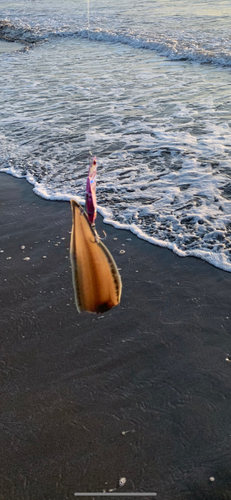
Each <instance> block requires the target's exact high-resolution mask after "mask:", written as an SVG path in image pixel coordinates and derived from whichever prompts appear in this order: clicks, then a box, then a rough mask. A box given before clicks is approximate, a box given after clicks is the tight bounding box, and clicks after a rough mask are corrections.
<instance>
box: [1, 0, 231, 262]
mask: <svg viewBox="0 0 231 500" xmlns="http://www.w3.org/2000/svg"><path fill="white" fill-rule="evenodd" d="M0 8H1V14H0V16H1V17H0V38H2V39H5V40H10V41H17V42H19V41H21V42H23V44H24V48H23V50H20V51H15V52H11V53H10V54H9V53H4V54H0V68H1V71H0V100H1V110H0V144H1V148H0V171H2V172H8V173H10V174H13V175H15V176H18V177H26V178H27V180H28V181H29V182H31V183H32V184H33V185H34V190H35V192H36V193H37V194H39V195H40V196H43V197H45V198H48V199H59V200H68V199H70V198H71V197H75V198H76V199H77V200H78V201H80V202H83V201H84V196H85V184H86V174H87V171H88V161H89V160H88V158H89V151H90V150H91V152H92V154H93V155H96V156H97V159H98V180H97V200H98V210H99V212H100V213H101V214H102V215H103V216H104V219H105V222H107V223H111V224H114V225H115V226H116V227H122V228H127V229H130V230H131V231H132V232H133V233H135V234H137V236H139V237H141V238H144V239H147V240H148V241H150V242H152V243H155V244H158V245H162V246H165V247H168V248H170V249H172V250H173V251H174V252H176V253H177V254H178V255H180V256H186V255H189V256H190V255H191V256H196V257H200V258H202V259H204V260H206V261H208V262H210V263H211V264H213V265H215V266H217V267H220V268H222V269H224V270H227V271H231V95H230V93H231V32H230V23H231V3H230V0H225V1H219V2H217V1H215V0H204V1H196V0H191V2H188V1H186V0H175V2H172V1H171V0H156V1H155V0H142V1H141V0H126V2H124V0H123V1H122V0H114V1H113V2H112V1H109V0H97V1H96V0H90V8H89V25H88V5H87V0H86V1H84V2H80V1H77V0H75V1H74V0H66V1H65V2H63V1H62V0H50V1H49V2H47V1H45V0H16V1H10V0H7V1H3V0H0Z"/></svg>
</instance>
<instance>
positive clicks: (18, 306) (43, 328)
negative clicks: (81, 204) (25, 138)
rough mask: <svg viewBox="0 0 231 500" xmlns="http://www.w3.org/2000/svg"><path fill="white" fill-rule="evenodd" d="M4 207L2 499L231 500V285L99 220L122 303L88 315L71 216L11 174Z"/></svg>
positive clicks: (200, 265) (0, 235)
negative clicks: (134, 498) (99, 495)
mask: <svg viewBox="0 0 231 500" xmlns="http://www.w3.org/2000/svg"><path fill="white" fill-rule="evenodd" d="M0 207H1V220H0V227H1V229H0V259H1V283H0V300H1V316H0V331H1V336H0V339H1V380H2V383H1V389H2V393H1V406H2V412H1V417H0V425H1V454H0V462H1V463H0V470H1V475H0V499H1V500H32V499H33V500H42V499H43V500H44V499H45V500H49V499H51V500H64V499H73V498H75V496H74V493H75V492H84V491H85V492H100V491H104V490H105V491H107V492H108V491H109V490H113V491H116V492H128V491H135V492H142V491H144V492H145V491H146V492H156V493H157V498H158V499H163V500H177V499H182V500H185V499H186V500H189V499H190V500H202V499H206V500H221V499H226V500H227V499H230V498H231V362H229V357H230V356H231V328H230V325H231V307H230V305H231V274H229V273H226V272H224V271H221V270H219V269H216V268H214V267H212V266H210V265H209V264H207V263H206V262H203V261H201V260H199V259H195V258H179V257H177V256H176V255H174V254H173V253H172V252H170V251H168V250H166V249H163V248H160V247H156V246H153V245H150V244H149V243H147V242H144V241H143V240H139V239H138V238H136V237H135V236H134V235H132V234H131V233H129V232H128V231H121V230H116V229H114V228H113V227H111V226H108V225H105V224H103V223H102V219H101V217H100V216H98V217H97V221H96V222H97V229H98V231H99V233H100V234H102V230H103V229H104V230H106V232H107V240H106V245H107V246H108V248H109V250H110V251H111V253H112V255H113V257H114V258H115V260H116V262H117V265H118V267H119V268H121V276H122V281H123V292H122V301H121V305H120V306H118V307H116V308H114V309H113V310H111V311H110V312H108V313H105V314H103V315H99V316H97V315H91V314H88V313H84V314H81V315H79V314H78V313H77V311H76V309H75V305H74V296H73V290H72V280H71V269H70V261H69V250H68V249H69V237H70V234H69V232H70V230H71V211H70V206H69V203H64V202H51V201H45V200H42V199H41V198H39V197H37V196H36V195H35V194H34V193H33V191H32V186H30V185H29V184H28V183H27V182H26V181H25V180H22V179H15V178H13V177H11V176H8V175H6V174H1V175H0ZM121 250H124V251H125V252H124V253H120V252H121ZM230 359H231V357H230ZM122 477H125V478H126V484H125V485H124V486H123V487H119V479H120V478H122ZM210 478H214V479H215V480H214V481H213V480H210ZM143 498H147V497H145V494H144V497H143Z"/></svg>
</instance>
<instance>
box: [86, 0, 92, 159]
mask: <svg viewBox="0 0 231 500" xmlns="http://www.w3.org/2000/svg"><path fill="white" fill-rule="evenodd" d="M89 30H90V0H87V38H88V42H89V40H90V36H89ZM90 129H91V87H90V86H89V88H88V143H89V160H91V156H92V152H91V136H90Z"/></svg>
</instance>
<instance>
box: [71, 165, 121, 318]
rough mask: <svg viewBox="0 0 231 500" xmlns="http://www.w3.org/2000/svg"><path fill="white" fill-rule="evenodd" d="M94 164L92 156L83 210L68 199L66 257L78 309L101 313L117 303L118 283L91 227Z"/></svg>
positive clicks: (111, 261) (113, 266)
mask: <svg viewBox="0 0 231 500" xmlns="http://www.w3.org/2000/svg"><path fill="white" fill-rule="evenodd" d="M96 168H97V162H96V158H93V160H92V162H91V165H90V168H89V173H88V179H87V187H86V210H87V213H86V212H85V211H84V210H83V208H82V207H81V205H79V203H77V202H76V201H75V200H71V208H72V231H71V243H70V259H71V267H72V280H73V286H74V293H75V303H76V307H77V310H78V312H82V311H88V312H95V313H102V312H106V311H108V310H109V309H111V308H112V307H114V306H116V305H118V304H119V302H120V297H121V289H122V283H121V278H120V275H119V272H118V269H117V266H116V263H115V261H114V259H113V257H112V255H111V254H110V252H109V250H108V249H107V247H106V246H105V245H104V244H103V243H102V241H101V240H100V238H99V236H98V234H97V232H96V229H95V227H94V221H95V218H96Z"/></svg>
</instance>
